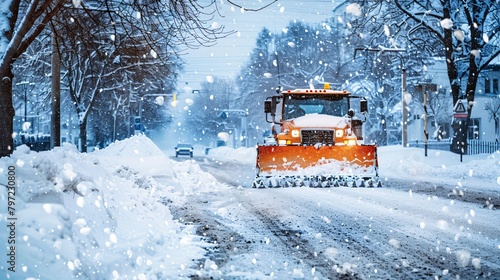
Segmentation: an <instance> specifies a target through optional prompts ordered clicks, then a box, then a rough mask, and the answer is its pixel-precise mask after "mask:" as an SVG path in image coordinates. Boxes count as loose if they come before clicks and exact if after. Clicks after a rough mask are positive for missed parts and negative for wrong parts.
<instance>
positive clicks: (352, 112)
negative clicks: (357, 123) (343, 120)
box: [347, 109, 354, 118]
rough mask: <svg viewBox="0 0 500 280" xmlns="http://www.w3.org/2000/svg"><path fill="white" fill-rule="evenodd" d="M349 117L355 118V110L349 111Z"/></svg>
mask: <svg viewBox="0 0 500 280" xmlns="http://www.w3.org/2000/svg"><path fill="white" fill-rule="evenodd" d="M347 115H348V116H349V118H352V117H354V110H353V109H349V111H347Z"/></svg>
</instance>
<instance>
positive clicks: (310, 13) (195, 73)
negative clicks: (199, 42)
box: [179, 0, 343, 91]
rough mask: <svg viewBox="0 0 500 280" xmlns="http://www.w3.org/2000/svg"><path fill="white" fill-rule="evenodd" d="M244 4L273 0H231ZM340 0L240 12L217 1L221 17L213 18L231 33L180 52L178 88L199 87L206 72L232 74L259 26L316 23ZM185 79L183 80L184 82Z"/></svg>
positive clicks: (281, 1)
mask: <svg viewBox="0 0 500 280" xmlns="http://www.w3.org/2000/svg"><path fill="white" fill-rule="evenodd" d="M232 2H233V3H235V4H237V5H240V6H244V7H245V8H251V9H257V8H259V7H263V6H265V5H267V4H269V3H272V2H273V0H254V1H244V0H232ZM342 2H343V1H340V0H323V1H322V0H317V1H316V0H313V1H308V0H303V1H296V0H295V1H294V0H278V1H276V2H274V3H273V4H272V5H271V6H269V7H267V8H265V9H264V10H260V11H258V12H242V11H241V9H239V8H237V7H235V6H232V5H230V4H229V3H228V2H227V1H225V0H223V1H220V0H219V1H218V5H219V8H220V11H221V14H222V15H223V16H224V18H223V19H220V18H217V19H214V22H215V23H216V24H219V25H224V26H226V30H234V31H236V33H235V34H232V35H230V36H228V37H227V38H223V39H220V40H219V41H218V43H217V44H216V45H215V46H212V47H200V48H199V49H195V50H188V51H187V52H188V54H187V55H185V56H183V58H184V60H185V61H186V65H185V71H184V73H183V74H181V76H180V78H179V90H180V91H181V89H182V88H184V89H185V90H189V91H191V89H199V88H200V83H201V82H203V81H206V80H207V76H216V77H231V78H234V77H236V75H237V73H238V72H239V71H240V67H241V66H242V65H245V64H246V63H247V61H248V56H249V54H250V53H251V52H252V49H253V48H254V46H255V40H256V38H257V35H258V34H259V32H260V31H261V29H262V28H263V27H267V28H268V29H269V30H270V31H272V32H276V33H279V32H281V30H282V29H283V28H284V27H286V26H287V25H288V23H289V22H290V21H294V20H296V21H302V22H306V23H317V22H321V21H324V20H326V19H327V18H328V17H330V16H331V15H332V10H333V9H334V8H335V7H336V6H337V5H338V4H340V3H342ZM186 83H187V84H186Z"/></svg>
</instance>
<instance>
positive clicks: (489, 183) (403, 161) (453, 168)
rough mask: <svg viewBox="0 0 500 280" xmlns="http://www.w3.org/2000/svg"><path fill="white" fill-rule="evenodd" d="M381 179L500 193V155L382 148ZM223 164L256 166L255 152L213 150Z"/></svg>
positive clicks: (250, 150)
mask: <svg viewBox="0 0 500 280" xmlns="http://www.w3.org/2000/svg"><path fill="white" fill-rule="evenodd" d="M377 152H378V160H379V176H380V177H381V178H383V179H401V178H403V179H414V180H416V181H417V180H423V181H427V182H435V183H446V184H457V185H459V186H463V185H464V184H467V186H468V187H469V188H476V187H480V188H482V189H489V190H500V153H494V154H479V155H470V156H469V155H467V156H463V162H460V155H458V154H454V153H452V152H450V151H441V150H431V149H428V150H427V157H426V156H425V153H424V149H421V148H403V147H401V146H385V147H379V148H378V151H377ZM209 156H210V157H214V158H217V159H219V160H227V161H239V162H243V163H254V162H255V157H256V149H255V148H237V149H233V148H229V147H219V148H215V149H210V152H209Z"/></svg>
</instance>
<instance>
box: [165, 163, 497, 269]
mask: <svg viewBox="0 0 500 280" xmlns="http://www.w3.org/2000/svg"><path fill="white" fill-rule="evenodd" d="M178 160H180V161H182V160H183V159H178ZM196 160H197V162H196V161H191V163H192V164H199V166H200V167H201V168H202V169H203V170H205V171H207V172H210V174H211V175H213V176H215V178H217V179H218V180H219V181H221V182H223V183H226V184H228V187H227V188H225V189H214V190H213V191H210V192H203V194H202V195H198V194H195V195H193V196H192V197H190V198H189V203H187V204H185V205H182V206H176V207H173V208H172V209H171V211H172V214H173V215H174V218H178V219H179V220H181V221H183V222H185V223H187V224H194V225H196V226H197V233H198V234H199V235H201V236H205V239H206V240H207V241H209V242H210V243H212V244H213V247H212V248H210V249H209V252H208V253H207V258H206V259H205V260H201V262H202V263H201V264H200V265H201V266H202V267H205V268H206V267H211V268H212V270H211V271H210V270H209V273H208V275H206V274H205V275H203V274H200V275H199V276H211V277H222V278H224V279H227V278H228V277H229V278H231V277H236V278H238V277H242V278H245V279H266V278H273V279H291V278H300V279H314V278H315V277H317V278H318V279H338V278H342V279H368V278H372V279H430V278H434V277H438V278H441V279H451V278H456V277H459V278H461V279H470V278H476V277H479V278H481V277H486V278H491V279H494V278H496V277H500V256H499V254H498V251H499V249H500V248H499V247H498V243H499V235H498V232H500V224H499V223H498V221H499V220H500V214H499V213H498V211H497V210H491V209H490V208H488V207H485V205H486V201H489V202H488V203H496V204H497V205H498V195H497V196H496V197H495V196H493V197H492V196H491V195H490V194H487V193H486V194H485V193H481V192H477V193H475V195H474V196H469V195H467V196H460V194H457V193H456V192H455V194H454V189H455V187H454V186H452V185H446V184H432V183H424V184H419V185H418V186H417V184H416V183H414V182H413V181H412V180H407V181H405V180H389V179H388V180H387V181H386V183H385V184H386V186H385V187H384V188H331V189H315V188H284V189H252V188H249V186H250V185H251V179H253V177H252V176H253V174H254V170H253V167H252V165H251V164H245V163H242V162H241V161H240V162H238V163H235V162H234V161H224V160H221V159H218V160H213V159H210V158H202V157H201V158H196ZM235 170H237V171H235ZM471 197H472V198H471ZM207 262H208V263H207ZM204 273H207V272H206V270H204Z"/></svg>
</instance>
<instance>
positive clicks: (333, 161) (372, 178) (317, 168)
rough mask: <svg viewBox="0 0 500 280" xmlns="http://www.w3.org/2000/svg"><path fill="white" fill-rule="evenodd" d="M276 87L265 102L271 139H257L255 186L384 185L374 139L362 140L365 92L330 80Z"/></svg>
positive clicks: (365, 114)
mask: <svg viewBox="0 0 500 280" xmlns="http://www.w3.org/2000/svg"><path fill="white" fill-rule="evenodd" d="M277 92H278V94H279V95H275V96H271V97H268V98H267V99H266V100H265V102H264V112H265V113H266V121H267V122H268V123H272V132H273V135H274V138H275V141H267V143H264V144H258V145H257V160H256V178H255V180H254V182H253V187H254V188H272V187H302V186H306V187H340V186H344V187H364V186H366V187H381V186H382V183H381V181H380V180H379V177H378V160H377V145H375V144H364V140H363V124H364V122H365V121H366V117H367V112H368V103H367V100H366V99H365V98H362V97H359V96H353V95H351V93H350V92H347V91H345V90H342V91H339V90H331V89H330V85H329V84H324V88H323V89H296V90H286V91H280V90H278V91H277ZM351 106H352V107H351ZM354 107H357V110H356V109H355V108H354ZM275 125H279V127H280V131H279V132H278V131H276V130H275V129H274V128H275Z"/></svg>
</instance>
